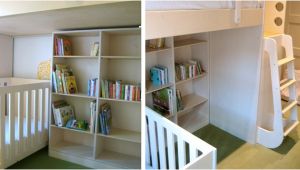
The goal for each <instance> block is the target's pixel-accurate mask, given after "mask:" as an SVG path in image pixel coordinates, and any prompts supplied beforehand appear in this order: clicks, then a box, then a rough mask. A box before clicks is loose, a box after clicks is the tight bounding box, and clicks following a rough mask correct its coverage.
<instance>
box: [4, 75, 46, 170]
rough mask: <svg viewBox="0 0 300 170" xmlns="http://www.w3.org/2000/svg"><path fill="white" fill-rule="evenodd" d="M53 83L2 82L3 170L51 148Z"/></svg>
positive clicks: (9, 79)
mask: <svg viewBox="0 0 300 170" xmlns="http://www.w3.org/2000/svg"><path fill="white" fill-rule="evenodd" d="M49 94H50V86H49V81H46V80H31V79H21V78H0V112H1V117H0V129H1V132H0V133H1V137H0V138H1V141H0V153H1V155H0V167H1V168H6V167H8V166H10V165H12V164H14V163H16V162H17V161H19V160H21V159H24V158H25V157H27V156H28V155H30V154H32V153H34V152H36V151H38V150H40V149H41V148H43V147H45V146H47V144H48V113H49Z"/></svg>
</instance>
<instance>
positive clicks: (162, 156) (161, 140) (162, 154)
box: [157, 123, 167, 169]
mask: <svg viewBox="0 0 300 170" xmlns="http://www.w3.org/2000/svg"><path fill="white" fill-rule="evenodd" d="M157 136H158V148H159V149H158V150H159V164H160V169H166V168H167V163H166V150H165V149H166V146H165V145H166V143H165V132H164V128H163V127H162V126H161V125H160V124H159V123H158V124H157Z"/></svg>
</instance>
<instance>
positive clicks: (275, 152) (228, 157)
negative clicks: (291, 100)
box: [194, 112, 300, 169]
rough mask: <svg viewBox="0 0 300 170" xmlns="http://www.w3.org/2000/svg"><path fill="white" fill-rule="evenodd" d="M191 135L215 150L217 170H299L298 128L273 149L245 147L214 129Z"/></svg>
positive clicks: (234, 138) (208, 127)
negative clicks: (235, 169) (251, 169)
mask: <svg viewBox="0 0 300 170" xmlns="http://www.w3.org/2000/svg"><path fill="white" fill-rule="evenodd" d="M299 113H300V112H299ZM194 135H196V136H197V137H199V138H201V139H202V140H204V141H206V142H207V143H209V144H211V145H212V146H214V147H216V148H217V162H218V165H217V168H218V169H223V168H225V169H233V168H238V169H250V168H255V169H265V168H267V169H283V168H285V169H290V168H297V169H299V168H300V140H299V136H300V126H298V127H297V129H296V130H294V131H292V132H291V133H290V134H289V135H288V136H287V137H286V138H285V139H284V141H283V143H282V145H281V146H280V147H278V148H276V149H268V148H265V147H263V146H261V145H259V144H255V145H252V144H248V143H246V142H244V141H243V140H241V139H239V138H237V137H235V136H233V135H231V134H229V133H227V132H225V131H223V130H221V129H219V128H217V127H215V126H213V125H208V126H206V127H204V128H202V129H200V130H198V131H196V132H195V133H194Z"/></svg>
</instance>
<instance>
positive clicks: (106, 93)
mask: <svg viewBox="0 0 300 170" xmlns="http://www.w3.org/2000/svg"><path fill="white" fill-rule="evenodd" d="M101 97H103V98H111V99H118V100H127V101H140V100H141V87H140V85H130V84H123V83H122V82H121V81H120V80H117V81H110V80H101Z"/></svg>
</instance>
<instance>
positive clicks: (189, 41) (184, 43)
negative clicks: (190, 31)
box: [174, 39, 207, 48]
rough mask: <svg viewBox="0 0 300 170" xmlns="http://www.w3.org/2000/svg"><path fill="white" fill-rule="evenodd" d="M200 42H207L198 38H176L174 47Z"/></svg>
mask: <svg viewBox="0 0 300 170" xmlns="http://www.w3.org/2000/svg"><path fill="white" fill-rule="evenodd" d="M201 43H207V41H204V40H198V39H184V40H178V41H174V48H180V47H184V46H192V45H198V44H201Z"/></svg>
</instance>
